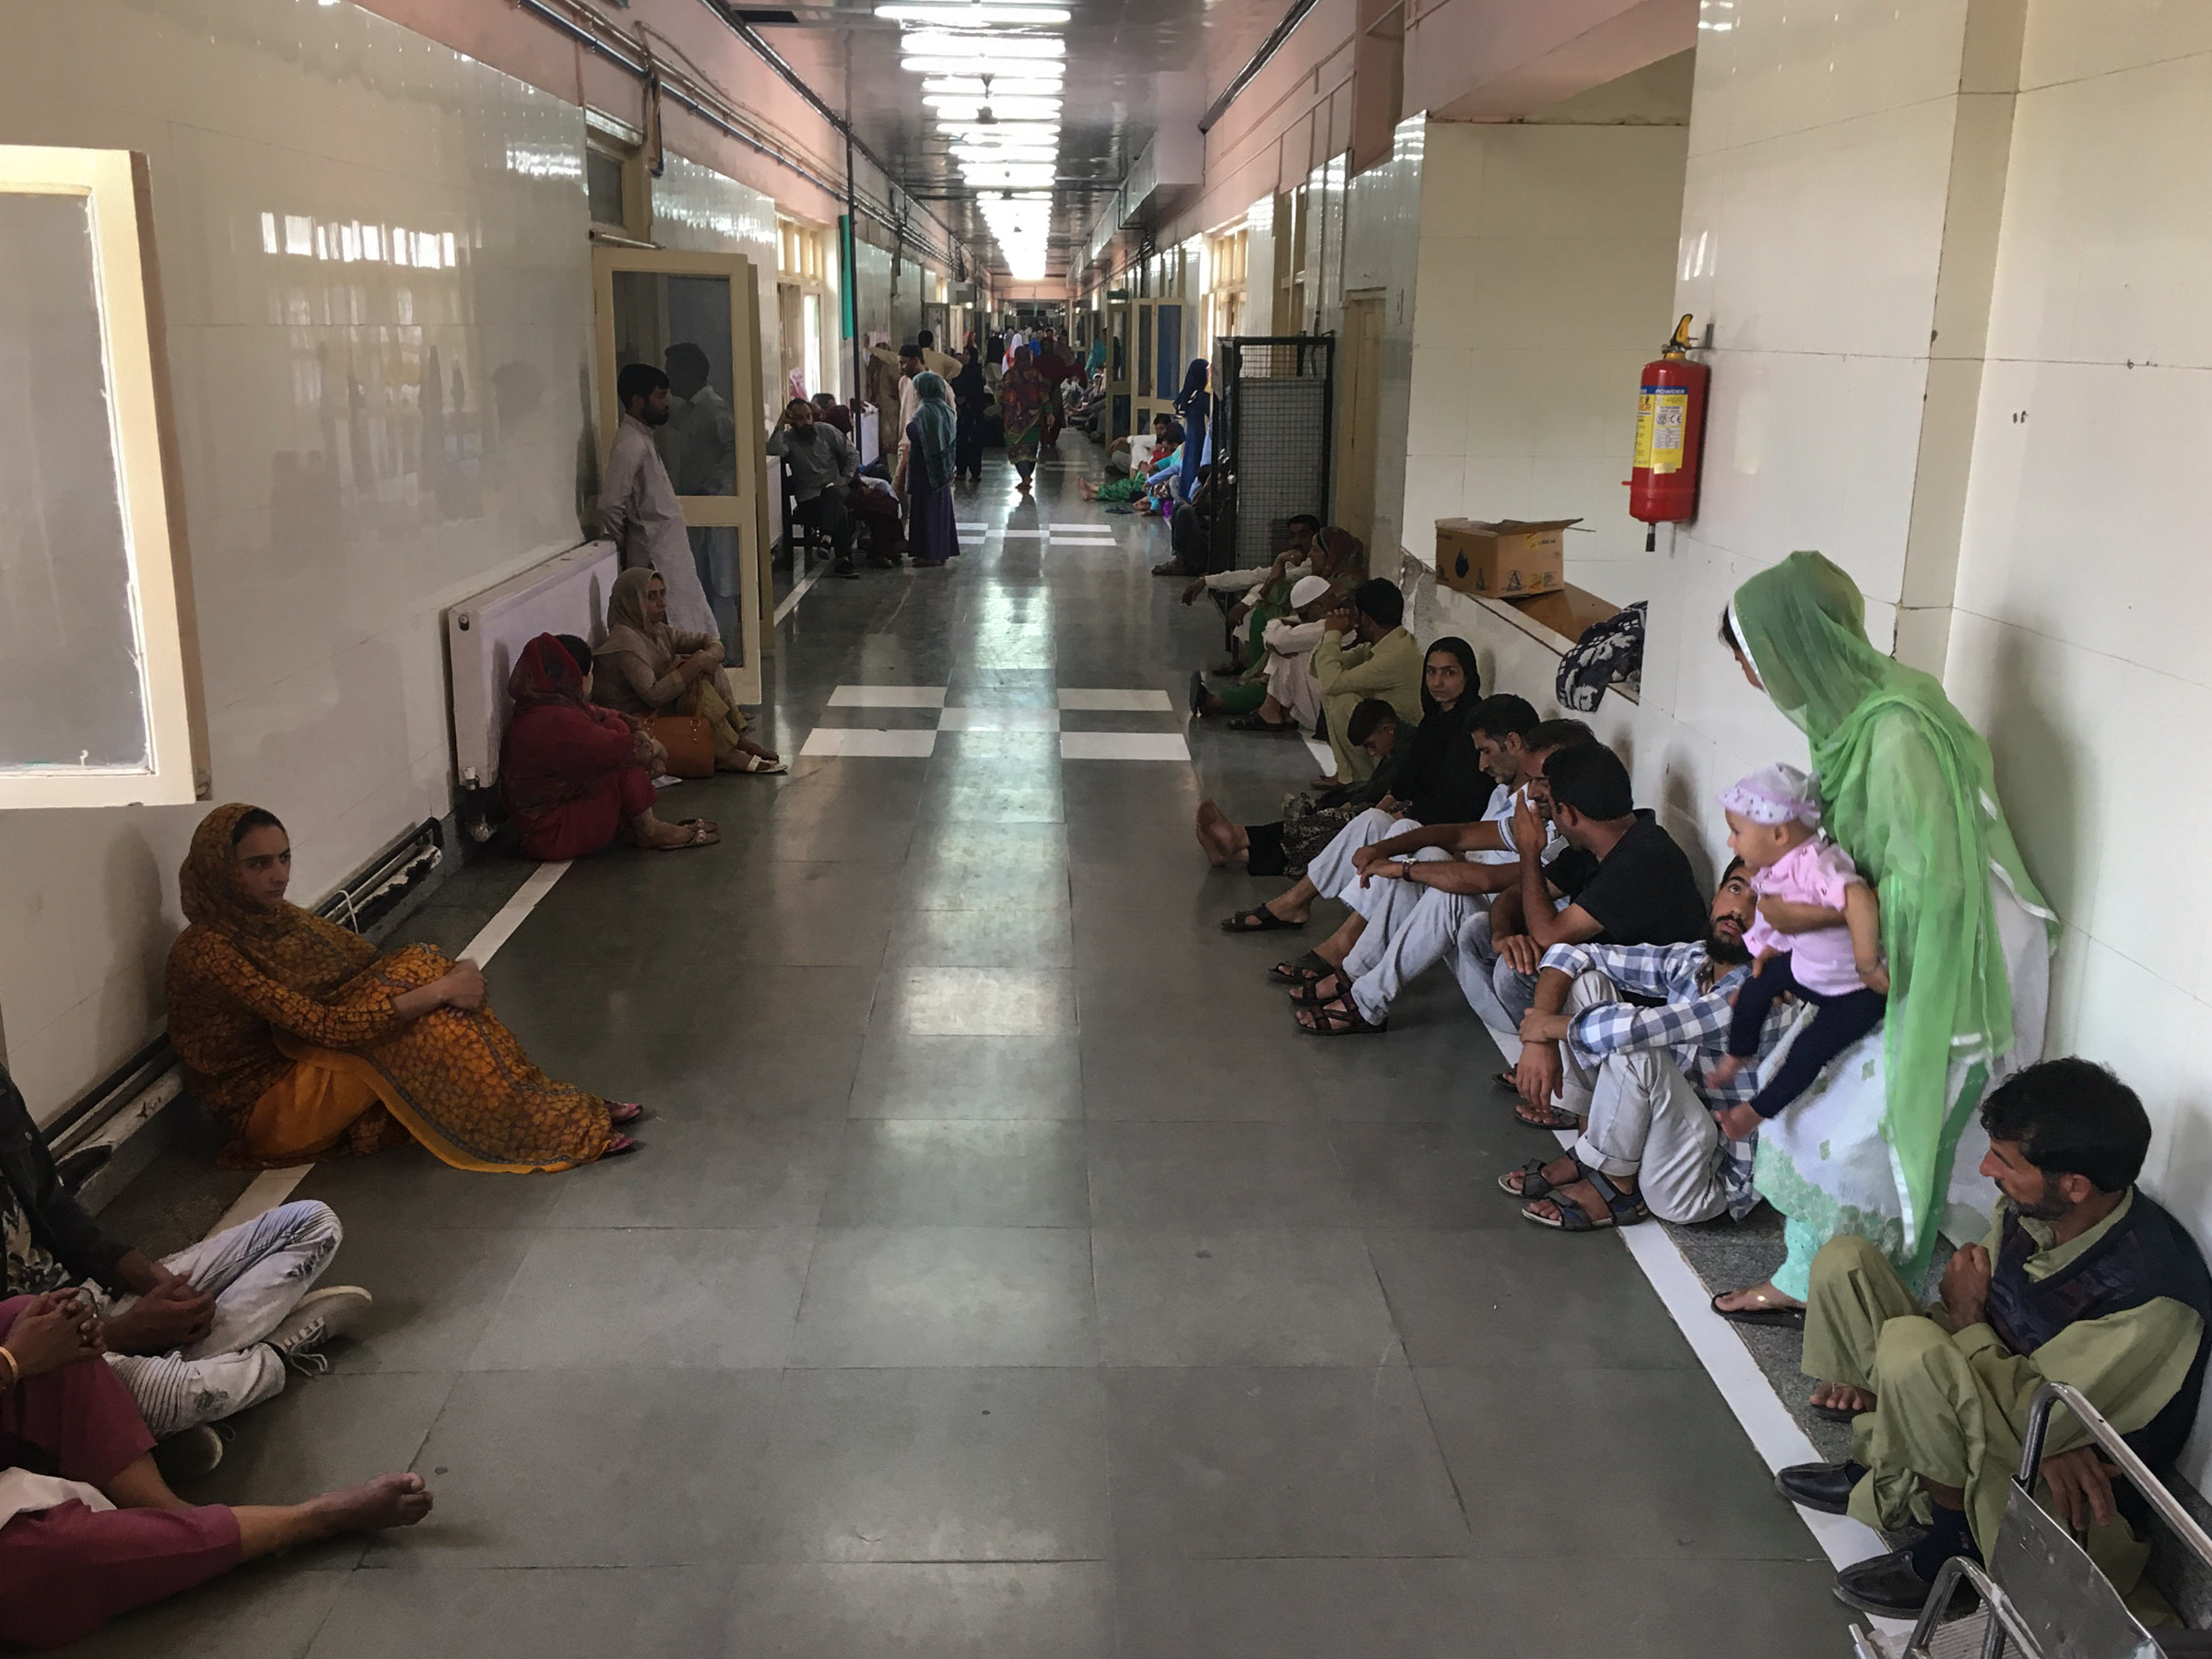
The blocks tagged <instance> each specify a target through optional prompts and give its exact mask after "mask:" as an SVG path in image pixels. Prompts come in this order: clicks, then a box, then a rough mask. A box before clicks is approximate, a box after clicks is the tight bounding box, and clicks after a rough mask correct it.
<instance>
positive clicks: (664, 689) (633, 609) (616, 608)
mask: <svg viewBox="0 0 2212 1659" xmlns="http://www.w3.org/2000/svg"><path fill="white" fill-rule="evenodd" d="M592 668H593V680H592V696H593V698H594V700H596V701H597V702H599V703H600V704H601V705H602V706H604V707H606V708H609V709H613V710H614V711H615V712H618V713H620V714H634V715H636V716H637V717H638V718H639V719H641V720H650V719H652V718H653V716H654V715H656V714H697V715H700V716H701V717H702V718H703V719H705V721H706V722H707V724H709V725H710V726H711V727H712V729H713V733H714V766H715V770H716V771H735V772H780V771H789V770H790V768H788V767H786V766H785V765H784V764H783V762H782V760H781V759H779V758H778V757H777V755H776V751H775V750H773V749H770V748H762V747H760V746H759V744H757V743H755V742H754V741H753V740H752V739H751V738H749V737H747V735H745V734H746V730H747V724H748V723H747V720H746V718H745V711H744V710H742V709H740V708H739V707H738V706H737V692H736V688H735V687H733V686H732V685H731V684H730V677H729V674H728V672H727V671H726V670H725V669H724V667H723V665H722V639H721V636H720V635H717V634H710V633H695V632H692V631H691V630H689V629H680V628H671V627H670V626H669V625H668V585H667V583H666V582H663V581H662V580H661V576H660V572H659V571H652V570H648V569H646V568H645V567H643V566H639V567H638V568H636V569H634V570H629V571H623V572H622V574H621V575H619V576H618V577H616V578H615V587H614V592H613V593H611V594H608V595H607V600H606V639H605V640H604V641H601V642H600V645H599V649H598V651H597V652H596V653H594V655H593V659H592ZM603 844H604V843H603Z"/></svg>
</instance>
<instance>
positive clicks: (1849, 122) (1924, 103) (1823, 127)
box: [1692, 88, 2013, 161]
mask: <svg viewBox="0 0 2212 1659" xmlns="http://www.w3.org/2000/svg"><path fill="white" fill-rule="evenodd" d="M2012 96H2013V94H2011V93H2009V92H2003V93H1998V92H1967V91H1963V90H1960V89H1957V88H1954V89H1952V90H1951V91H1948V92H1937V93H1935V94H1933V95H1932V96H1930V97H1927V98H1915V99H1911V100H1907V101H1906V102H1904V103H1897V104H1884V105H1882V106H1881V107H1880V108H1879V109H1874V110H1860V111H1857V112H1854V113H1853V114H1849V115H1839V116H1837V117H1835V118H1834V119H1833V120H1830V121H1816V122H1812V123H1809V124H1806V125H1805V126H1794V127H1778V128H1775V129H1774V130H1772V131H1771V132H1765V133H1761V134H1760V135H1759V136H1758V137H1756V138H1740V139H1733V140H1730V141H1729V142H1727V143H1725V144H1719V145H1715V146H1714V147H1712V148H1711V149H1701V150H1698V151H1696V152H1694V154H1693V157H1692V159H1696V160H1700V161H1710V160H1711V159H1713V158H1714V157H1716V156H1728V155H1735V154H1738V153H1740V152H1743V151H1747V150H1755V149H1759V148H1760V147H1764V146H1766V145H1770V144H1780V143H1783V142H1784V141H1785V140H1789V139H1794V138H1803V137H1805V136H1806V135H1808V134H1811V133H1825V132H1828V131H1830V130H1831V129H1833V128H1836V127H1847V126H1856V125H1858V124H1860V123H1862V122H1869V121H1879V120H1881V119H1883V118H1884V117H1885V116H1890V115H1901V114H1904V113H1905V112H1908V111H1912V110H1925V109H1931V108H1933V107H1934V106H1935V105H1937V104H1947V103H1957V102H1958V101H1959V100H1960V99H1964V98H2010V97H2012Z"/></svg>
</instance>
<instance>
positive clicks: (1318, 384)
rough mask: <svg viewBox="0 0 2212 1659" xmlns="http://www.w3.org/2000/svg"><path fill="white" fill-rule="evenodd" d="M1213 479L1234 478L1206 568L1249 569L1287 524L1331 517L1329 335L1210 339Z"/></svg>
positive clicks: (1277, 543)
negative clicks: (1305, 515) (1216, 404)
mask: <svg viewBox="0 0 2212 1659" xmlns="http://www.w3.org/2000/svg"><path fill="white" fill-rule="evenodd" d="M1218 347H1219V351H1220V362H1219V364H1218V368H1217V369H1216V371H1215V375H1214V383H1215V385H1216V387H1217V388H1218V390H1219V394H1220V410H1219V424H1218V426H1217V427H1216V429H1215V431H1216V438H1215V443H1214V461H1215V476H1216V477H1217V478H1218V477H1220V476H1221V475H1222V473H1223V472H1224V471H1226V472H1227V473H1228V474H1229V475H1230V478H1231V480H1232V483H1231V487H1230V489H1229V490H1228V492H1227V497H1228V508H1229V510H1228V511H1227V512H1217V513H1216V514H1215V515H1214V520H1213V523H1212V524H1211V525H1210V526H1209V529H1210V532H1211V534H1210V535H1209V538H1208V540H1209V544H1210V545H1209V549H1208V550H1209V554H1210V557H1209V559H1208V561H1207V562H1208V563H1209V565H1210V566H1211V567H1212V568H1214V569H1216V570H1228V569H1231V568H1234V569H1238V570H1253V569H1256V568H1258V567H1260V566H1263V565H1265V564H1267V563H1268V562H1269V561H1271V560H1272V559H1274V558H1275V556H1276V553H1277V551H1278V550H1279V549H1280V548H1281V547H1282V546H1283V545H1284V543H1286V542H1287V541H1288V540H1289V538H1290V534H1289V528H1288V522H1289V520H1290V519H1291V518H1292V516H1294V515H1295V514H1298V513H1300V512H1310V513H1312V514H1313V515H1314V516H1315V517H1316V518H1319V519H1322V520H1323V521H1324V522H1325V521H1326V520H1327V518H1328V516H1329V472H1330V462H1331V459H1332V455H1331V439H1332V432H1331V429H1330V412H1331V408H1332V406H1333V403H1334V399H1335V387H1334V384H1333V379H1334V374H1335V355H1336V342H1335V337H1334V336H1333V335H1265V336H1256V337H1255V336H1244V335H1239V336H1236V337H1232V338H1230V339H1226V340H1222V341H1220V342H1218Z"/></svg>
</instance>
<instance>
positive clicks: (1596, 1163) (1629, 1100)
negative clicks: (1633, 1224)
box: [1559, 973, 1728, 1222]
mask: <svg viewBox="0 0 2212 1659" xmlns="http://www.w3.org/2000/svg"><path fill="white" fill-rule="evenodd" d="M1619 1000H1620V994H1619V992H1618V990H1616V989H1615V987H1614V984H1613V982H1612V981H1611V980H1609V979H1607V978H1606V976H1605V975H1604V974H1602V973H1584V974H1582V975H1579V976H1578V977H1577V978H1576V980H1575V982H1574V983H1573V985H1572V986H1571V988H1570V989H1569V991H1568V993H1567V1005H1566V1012H1567V1013H1568V1014H1569V1015H1570V1016H1572V1015H1575V1014H1580V1013H1581V1012H1582V1011H1583V1009H1585V1008H1589V1007H1593V1006H1596V1005H1597V1004H1599V1003H1609V1002H1618V1001H1619ZM1559 1060H1560V1066H1559V1072H1560V1080H1559V1104H1560V1106H1561V1107H1562V1108H1563V1109H1565V1110H1566V1111H1568V1112H1573V1113H1574V1114H1575V1116H1577V1117H1580V1118H1585V1119H1587V1120H1588V1122H1587V1123H1586V1124H1585V1125H1584V1126H1583V1134H1582V1137H1581V1138H1580V1139H1579V1140H1577V1141H1576V1142H1575V1143H1574V1148H1573V1149H1574V1155H1575V1157H1577V1158H1579V1159H1582V1161H1583V1165H1584V1167H1586V1168H1588V1169H1593V1170H1597V1171H1601V1172H1603V1173H1605V1174H1606V1175H1611V1176H1621V1175H1633V1176H1635V1177H1636V1180H1637V1192H1638V1194H1639V1195H1640V1196H1641V1198H1642V1199H1643V1202H1644V1203H1645V1205H1646V1206H1649V1207H1650V1209H1651V1212H1652V1214H1653V1215H1654V1216H1657V1217H1658V1218H1660V1219H1661V1220H1662V1221H1684V1222H1686V1221H1711V1220H1712V1219H1713V1218H1716V1217H1718V1216H1722V1215H1724V1214H1726V1213H1727V1209H1728V1197H1727V1193H1726V1191H1725V1189H1724V1187H1723V1186H1722V1185H1721V1156H1722V1147H1721V1130H1720V1125H1719V1124H1716V1123H1714V1122H1713V1118H1712V1110H1711V1108H1709V1107H1708V1106H1707V1105H1706V1104H1705V1101H1704V1100H1703V1098H1702V1097H1701V1096H1700V1095H1699V1093H1698V1091H1697V1090H1696V1089H1695V1088H1691V1087H1690V1082H1689V1079H1688V1077H1684V1076H1683V1075H1682V1072H1681V1068H1680V1067H1678V1066H1677V1065H1676V1064H1675V1060H1674V1056H1673V1055H1671V1054H1669V1053H1667V1052H1666V1051H1665V1049H1634V1050H1630V1051H1627V1052H1625V1053H1613V1054H1607V1055H1606V1056H1604V1057H1603V1058H1602V1059H1600V1060H1599V1061H1597V1063H1596V1064H1594V1065H1592V1064H1591V1063H1590V1062H1588V1061H1586V1060H1583V1059H1580V1058H1578V1057H1577V1056H1576V1054H1575V1050H1574V1045H1573V1044H1572V1043H1571V1042H1562V1043H1560V1044H1559Z"/></svg>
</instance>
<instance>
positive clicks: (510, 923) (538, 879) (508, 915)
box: [207, 858, 569, 1238]
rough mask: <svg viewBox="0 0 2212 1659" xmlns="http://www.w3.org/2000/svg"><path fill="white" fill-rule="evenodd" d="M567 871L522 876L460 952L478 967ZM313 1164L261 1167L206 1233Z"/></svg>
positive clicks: (241, 1218)
mask: <svg viewBox="0 0 2212 1659" xmlns="http://www.w3.org/2000/svg"><path fill="white" fill-rule="evenodd" d="M568 873H569V861H568V860H567V859H565V858H564V859H562V860H560V861H559V863H558V864H541V865H538V866H537V868H535V870H533V871H531V872H530V874H529V875H527V876H525V877H523V885H522V886H521V887H519V888H515V890H514V896H513V897H512V898H511V899H509V900H507V902H506V903H504V904H502V905H500V908H499V911H498V912H497V913H495V914H494V915H493V916H492V918H491V920H490V921H488V922H487V923H486V924H484V925H483V926H482V927H481V928H479V929H478V930H477V936H476V937H475V938H473V939H471V940H470V941H469V942H468V943H467V944H465V945H464V946H463V947H461V954H462V955H463V956H465V957H466V958H468V959H470V960H471V961H473V962H475V963H476V965H477V967H479V968H481V967H482V966H483V965H484V964H485V963H487V962H488V961H490V960H491V959H492V958H493V957H495V956H497V955H498V954H499V950H500V946H502V945H504V944H506V943H507V941H508V940H509V939H510V938H512V937H513V935H514V930H515V929H516V928H518V927H520V926H521V925H522V924H523V921H524V918H525V917H526V916H528V915H529V914H530V912H532V911H534V910H535V909H536V908H537V901H538V900H541V899H543V898H544V897H545V896H546V895H547V893H549V892H551V891H552V890H553V884H554V883H555V882H557V881H559V879H560V878H561V877H563V876H566V875H567V874H568ZM314 1167H315V1166H314V1165H313V1164H293V1165H292V1166H290V1167H289V1168H288V1169H282V1170H264V1171H262V1172H261V1173H260V1174H258V1175H256V1176H254V1177H253V1181H252V1182H250V1183H248V1185H247V1187H246V1190H245V1191H244V1192H242V1193H241V1194H239V1195H238V1201H237V1202H236V1203H234V1204H233V1205H231V1206H230V1207H229V1209H227V1210H225V1211H224V1212H223V1213H222V1215H221V1216H219V1217H218V1218H217V1219H216V1223H215V1225H214V1226H213V1227H211V1228H209V1229H208V1230H207V1236H208V1237H209V1238H213V1237H214V1236H215V1235H216V1234H217V1233H219V1232H224V1231H227V1230H229V1229H230V1228H233V1227H243V1226H244V1225H245V1224H246V1223H247V1222H249V1221H252V1220H254V1219H256V1218H259V1217H262V1216H265V1215H267V1214H268V1213H269V1212H270V1211H271V1210H273V1209H275V1208H276V1207H277V1206H278V1205H280V1204H282V1203H283V1202H284V1201H285V1200H286V1199H288V1198H289V1197H290V1196H291V1195H292V1189H293V1188H294V1187H296V1186H298V1185H299V1184H300V1182H302V1181H304V1180H305V1179H306V1178H307V1173H308V1171H310V1170H312V1169H313V1168H314Z"/></svg>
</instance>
